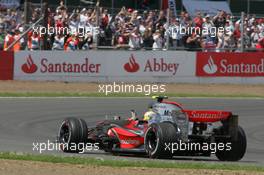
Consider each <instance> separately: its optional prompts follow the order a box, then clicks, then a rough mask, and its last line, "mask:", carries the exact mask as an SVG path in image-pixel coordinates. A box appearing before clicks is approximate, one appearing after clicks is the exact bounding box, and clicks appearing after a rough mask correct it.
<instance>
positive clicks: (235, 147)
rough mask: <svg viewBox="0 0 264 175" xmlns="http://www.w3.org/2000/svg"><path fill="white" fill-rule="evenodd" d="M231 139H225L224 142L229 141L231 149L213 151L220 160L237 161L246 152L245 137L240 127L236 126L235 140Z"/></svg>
mask: <svg viewBox="0 0 264 175" xmlns="http://www.w3.org/2000/svg"><path fill="white" fill-rule="evenodd" d="M232 140H233V139H232V138H231V140H229V141H226V142H225V143H228V142H229V143H231V145H230V146H231V150H229V151H227V150H223V151H219V150H218V151H217V152H216V153H215V155H216V157H217V158H218V159H219V160H221V161H239V160H241V159H242V158H243V156H244V155H245V153H246V148H247V139H246V134H245V132H244V130H243V128H242V127H240V126H238V130H237V140H236V141H232Z"/></svg>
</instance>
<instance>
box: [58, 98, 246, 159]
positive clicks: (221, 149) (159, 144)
mask: <svg viewBox="0 0 264 175" xmlns="http://www.w3.org/2000/svg"><path fill="white" fill-rule="evenodd" d="M155 98H156V101H155V102H152V103H151V104H150V105H149V108H150V111H148V116H147V118H148V119H147V120H146V119H145V120H143V118H142V119H140V118H137V116H136V113H135V112H134V111H132V116H131V117H130V118H128V119H121V118H120V117H115V119H112V120H105V121H102V122H99V123H98V124H97V125H96V126H94V127H91V128H88V127H87V123H86V122H85V121H84V120H83V119H78V118H66V119H65V120H64V121H63V122H62V124H61V125H60V128H59V133H58V138H57V141H58V142H59V144H60V145H61V146H60V147H61V150H62V151H64V152H80V149H82V148H84V147H85V146H84V145H85V144H86V143H89V144H94V145H96V146H97V147H98V148H99V149H101V150H104V151H106V152H110V153H113V154H124V153H125V154H130V153H131V154H136V153H143V154H146V155H147V156H149V157H150V158H166V159H167V158H172V157H173V156H210V155H211V154H212V153H213V154H215V155H216V157H217V158H218V159H219V160H221V161H238V160H240V159H242V158H243V156H244V154H245V152H246V147H247V141H246V135H245V132H244V130H243V129H242V128H241V127H240V126H238V116H237V115H233V114H232V113H231V112H228V111H214V110H213V111H202V110H186V109H184V108H183V107H182V105H180V104H179V103H177V102H172V101H167V100H165V99H167V97H164V96H156V97H155ZM76 144H77V145H79V144H81V145H82V147H76V146H73V147H72V146H71V145H76ZM65 145H66V146H65Z"/></svg>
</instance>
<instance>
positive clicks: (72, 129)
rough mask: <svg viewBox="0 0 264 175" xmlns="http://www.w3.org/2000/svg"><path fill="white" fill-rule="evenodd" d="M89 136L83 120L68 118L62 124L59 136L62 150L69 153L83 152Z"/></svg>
mask: <svg viewBox="0 0 264 175" xmlns="http://www.w3.org/2000/svg"><path fill="white" fill-rule="evenodd" d="M87 134H88V130H87V125H86V122H85V121H84V120H83V119H78V118H66V119H65V120H63V122H62V124H61V126H60V129H59V134H58V141H59V143H60V149H61V150H62V151H63V152H69V153H79V152H83V150H84V148H85V143H86V140H87Z"/></svg>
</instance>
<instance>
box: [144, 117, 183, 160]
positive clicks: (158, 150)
mask: <svg viewBox="0 0 264 175" xmlns="http://www.w3.org/2000/svg"><path fill="white" fill-rule="evenodd" d="M177 133H178V129H177V126H176V125H174V124H172V123H170V122H164V123H154V124H151V125H150V126H149V128H148V130H147V131H146V134H145V150H146V152H147V154H148V156H149V157H150V158H164V159H168V158H172V151H171V147H170V146H169V145H171V144H172V143H176V142H178V141H179V136H178V134H177Z"/></svg>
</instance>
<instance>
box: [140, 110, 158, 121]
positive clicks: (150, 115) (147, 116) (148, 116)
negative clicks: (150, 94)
mask: <svg viewBox="0 0 264 175" xmlns="http://www.w3.org/2000/svg"><path fill="white" fill-rule="evenodd" d="M155 115H156V113H155V112H153V111H147V112H146V113H145V114H144V118H143V120H144V121H149V120H150V119H152V118H153V117H154V116H155Z"/></svg>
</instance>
